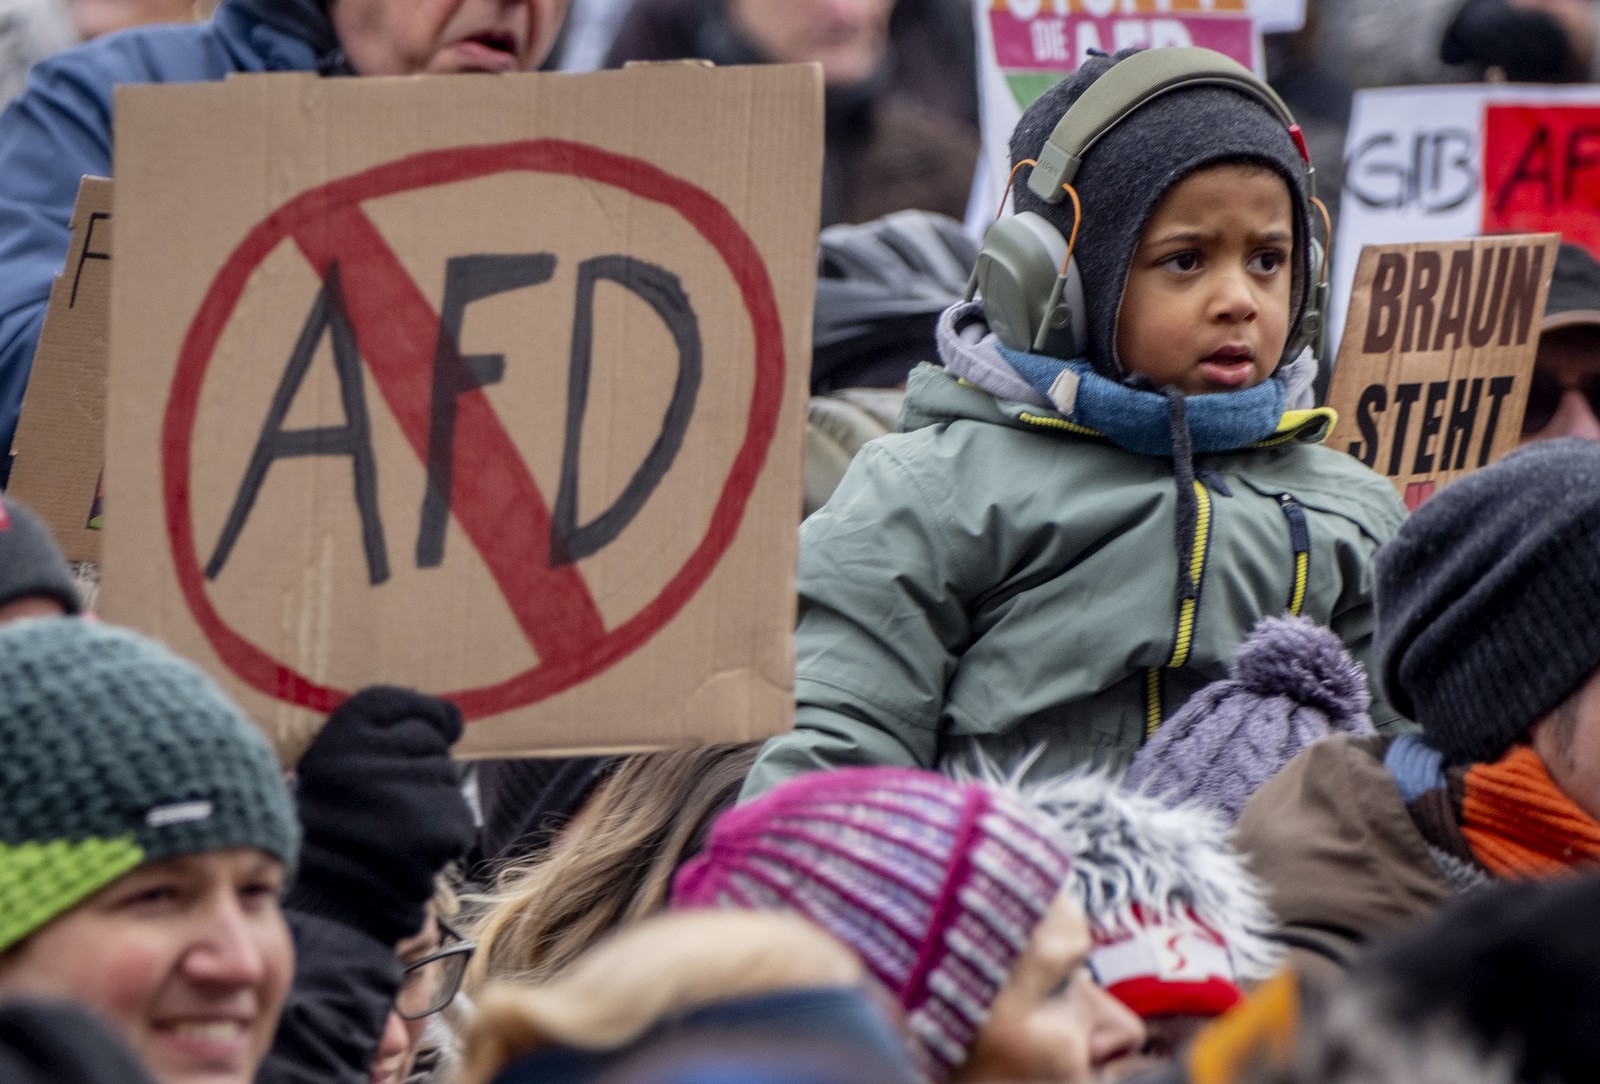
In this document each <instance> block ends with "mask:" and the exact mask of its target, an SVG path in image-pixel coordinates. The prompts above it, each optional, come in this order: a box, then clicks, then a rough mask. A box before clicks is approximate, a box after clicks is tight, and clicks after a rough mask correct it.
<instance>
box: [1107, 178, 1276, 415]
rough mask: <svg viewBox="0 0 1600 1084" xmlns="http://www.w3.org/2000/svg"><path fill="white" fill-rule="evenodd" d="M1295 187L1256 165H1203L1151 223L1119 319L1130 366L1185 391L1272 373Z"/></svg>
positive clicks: (1235, 386) (1229, 387)
mask: <svg viewBox="0 0 1600 1084" xmlns="http://www.w3.org/2000/svg"><path fill="white" fill-rule="evenodd" d="M1292 214H1293V212H1292V210H1291V207H1290V202H1289V186H1288V185H1287V184H1285V183H1284V181H1283V179H1282V178H1281V177H1279V176H1278V175H1277V174H1276V173H1273V172H1272V171H1271V170H1268V169H1264V168H1261V167H1259V166H1248V165H1222V166H1210V167H1207V168H1205V169H1201V170H1197V171H1196V172H1194V173H1191V174H1190V175H1189V176H1187V177H1185V178H1184V179H1183V180H1181V181H1179V182H1178V183H1177V184H1175V185H1173V186H1172V187H1171V188H1169V189H1168V190H1167V194H1166V195H1165V196H1163V197H1162V198H1161V202H1160V203H1159V204H1157V205H1156V209H1155V213H1154V214H1152V215H1151V216H1150V220H1149V221H1148V222H1147V223H1145V227H1144V232H1143V233H1142V234H1140V236H1139V244H1138V247H1137V248H1136V249H1135V250H1134V254H1133V264H1132V266H1131V267H1130V268H1129V270H1128V283H1127V286H1126V287H1124V289H1123V292H1122V308H1121V311H1120V312H1119V313H1118V316H1117V356H1118V358H1119V359H1120V360H1121V362H1122V366H1123V368H1124V369H1126V370H1128V371H1129V372H1135V373H1140V374H1142V375H1144V376H1145V377H1147V378H1148V379H1149V380H1150V382H1151V383H1152V384H1154V385H1155V386H1156V387H1158V388H1161V387H1166V386H1167V385H1171V386H1173V387H1176V388H1177V389H1178V390H1180V391H1182V392H1183V393H1184V394H1185V395H1206V394H1208V393H1211V392H1219V391H1240V390H1242V389H1244V388H1250V387H1254V386H1255V385H1257V384H1259V383H1261V382H1262V381H1263V380H1265V379H1266V378H1267V377H1269V376H1271V375H1272V371H1273V369H1275V368H1276V367H1277V365H1278V361H1279V359H1280V358H1281V357H1282V356H1283V349H1284V346H1285V344H1286V343H1287V342H1288V339H1289V292H1290V285H1291V271H1290V253H1291V251H1292V245H1293V240H1294V226H1293V219H1292V217H1291V216H1292Z"/></svg>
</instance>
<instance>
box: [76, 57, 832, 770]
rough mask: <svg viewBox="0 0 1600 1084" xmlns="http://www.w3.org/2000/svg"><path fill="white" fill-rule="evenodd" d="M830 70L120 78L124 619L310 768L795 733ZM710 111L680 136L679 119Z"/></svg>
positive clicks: (112, 443) (108, 574) (110, 567)
mask: <svg viewBox="0 0 1600 1084" xmlns="http://www.w3.org/2000/svg"><path fill="white" fill-rule="evenodd" d="M821 101H822V90H821V84H820V77H819V76H818V75H817V73H816V70H815V69H814V68H813V67H783V66H770V67H759V68H732V69H722V70H714V69H709V68H705V67H702V66H692V65H648V66H641V67H638V68H632V69H629V70H628V71H624V72H605V73H599V74H594V75H584V76H568V75H559V76H556V75H551V76H532V75H529V76H514V77H513V76H503V77H493V78H490V77H482V78H465V77H464V78H447V79H429V78H424V79H410V80H384V79H347V80H335V79H328V80H323V79H318V78H316V77H314V76H250V77H242V78H237V79H233V80H229V81H228V82H227V83H223V84H209V85H198V86H159V87H137V88H121V89H119V91H118V100H117V132H116V137H117V155H118V158H117V171H118V172H117V196H116V198H117V204H116V210H117V216H118V234H117V243H118V250H117V251H118V258H117V262H116V264H115V275H116V278H115V286H114V290H113V301H112V325H111V326H112V340H111V342H112V349H111V369H110V400H111V404H110V418H109V431H108V449H109V452H110V454H109V456H108V470H107V478H106V488H107V492H108V493H109V494H110V495H111V504H112V509H113V513H112V516H111V518H110V521H109V524H108V525H109V528H110V530H109V532H108V537H107V539H106V557H105V610H106V613H107V615H108V616H109V617H110V618H111V619H113V620H116V621H120V622H125V623H128V624H132V625H134V626H136V627H139V628H142V629H145V630H147V631H149V632H152V633H154V634H156V635H158V636H160V637H162V638H163V639H165V640H166V641H168V642H169V643H171V644H172V645H173V646H174V647H175V648H176V649H177V650H179V651H181V652H183V653H185V654H187V655H189V656H190V657H193V658H195V659H197V660H199V661H201V662H202V663H203V664H204V665H206V666H207V667H208V668H209V669H210V670H211V671H212V672H213V673H215V674H216V675H218V676H219V677H220V678H221V679H223V680H224V681H225V682H226V683H227V684H228V687H229V688H230V690H231V691H233V692H235V693H237V694H238V695H239V696H240V697H241V699H242V701H243V702H244V703H245V705H246V706H247V708H248V709H249V710H250V711H251V713H252V715H253V716H254V717H255V718H256V719H257V720H258V721H259V722H261V723H262V724H263V726H264V727H266V729H267V730H268V731H269V733H271V734H272V735H273V736H274V738H275V739H276V740H278V742H279V743H280V748H281V749H282V750H283V751H284V752H285V753H286V754H288V755H293V753H294V752H295V750H296V749H297V748H298V746H299V745H300V744H301V743H302V742H303V741H304V740H305V739H306V738H307V737H308V736H309V733H310V730H311V727H312V726H313V725H314V724H315V722H316V721H317V720H318V718H319V716H320V714H321V713H324V712H326V711H327V710H329V709H330V708H332V707H333V706H334V705H335V704H336V703H337V702H338V701H339V700H340V699H341V697H342V696H343V695H345V694H347V693H349V692H350V691H352V690H354V689H355V688H357V687H359V686H361V685H364V684H367V683H370V682H377V681H389V682H398V683H402V684H407V685H412V686H415V687H419V688H422V689H424V690H426V691H429V692H434V693H438V694H441V695H445V696H448V697H449V698H450V699H452V700H454V701H455V702H456V703H457V704H459V705H460V707H461V708H462V711H463V713H464V714H465V715H466V717H467V718H468V719H469V720H471V721H472V725H471V726H470V727H469V732H468V735H467V737H466V738H464V739H463V745H462V747H461V748H462V751H463V752H465V753H468V754H491V753H494V754H499V753H514V752H523V751H543V752H557V751H559V752H576V751H599V750H621V749H637V748H646V747H651V746H656V745H660V744H663V743H667V742H672V741H677V740H681V739H686V738H691V737H694V738H705V739H713V740H744V739H749V738H755V737H760V736H764V735H766V734H769V733H773V732H776V731H779V730H782V729H784V728H786V727H787V726H788V725H789V721H790V716H791V711H792V708H791V703H792V689H793V649H792V625H793V620H794V606H795V603H794V561H795V550H796V536H795V527H796V523H797V521H798V518H799V508H800V469H799V462H798V461H799V454H800V441H801V426H802V424H803V420H804V417H805V395H806V388H807V382H808V380H807V378H808V373H809V364H810V339H809V331H810V326H811V311H810V307H811V298H812V291H813V286H814V276H815V245H816V222H817V215H818V205H819V177H820V172H821ZM686 118H693V123H685V120H686Z"/></svg>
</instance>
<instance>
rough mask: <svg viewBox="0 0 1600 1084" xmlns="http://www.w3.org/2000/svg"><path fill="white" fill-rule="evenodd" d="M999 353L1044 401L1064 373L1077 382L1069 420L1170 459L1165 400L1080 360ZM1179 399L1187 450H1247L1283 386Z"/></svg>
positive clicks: (1269, 383)
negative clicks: (1181, 403) (1187, 442)
mask: <svg viewBox="0 0 1600 1084" xmlns="http://www.w3.org/2000/svg"><path fill="white" fill-rule="evenodd" d="M998 348H999V351H1000V354H1001V356H1002V357H1004V358H1005V360H1006V362H1007V364H1009V365H1010V366H1011V367H1012V368H1013V369H1014V370H1016V372H1017V375H1018V376H1020V377H1022V378H1023V379H1024V380H1026V381H1027V382H1028V384H1029V386H1031V387H1032V388H1033V389H1034V390H1036V391H1037V392H1038V393H1039V394H1040V395H1042V396H1044V397H1045V398H1046V400H1047V401H1048V400H1050V391H1051V388H1053V387H1054V386H1055V384H1056V382H1057V381H1058V380H1059V379H1060V377H1061V374H1062V373H1063V372H1071V373H1072V374H1074V375H1075V376H1076V377H1077V378H1078V388H1077V396H1076V400H1075V402H1074V403H1073V404H1072V410H1071V412H1070V413H1068V412H1065V411H1064V412H1063V415H1064V416H1065V417H1066V418H1067V419H1068V420H1069V421H1074V422H1077V423H1078V424H1079V425H1083V426H1087V427H1089V428H1090V429H1094V430H1096V431H1098V432H1101V433H1104V434H1105V435H1106V437H1107V438H1108V439H1109V440H1110V441H1111V442H1112V443H1113V444H1115V445H1117V446H1118V447H1119V448H1126V449H1127V450H1128V451H1130V452H1137V453H1138V454H1140V455H1158V456H1171V455H1173V453H1174V448H1173V433H1172V408H1171V401H1170V399H1169V397H1167V396H1164V395H1161V394H1160V393H1158V392H1154V391H1141V390H1139V389H1138V388H1130V387H1128V386H1127V385H1126V384H1119V383H1117V382H1116V381H1114V380H1108V379H1106V378H1105V377H1103V376H1101V375H1100V374H1099V373H1097V372H1095V371H1094V366H1092V365H1090V364H1089V362H1088V360H1087V359H1085V358H1078V359H1076V360H1074V361H1062V360H1060V359H1059V358H1052V357H1046V356H1045V355H1043V354H1031V353H1026V352H1024V351H1021V350H1013V349H1011V348H1010V347H1008V346H1005V345H999V347H998ZM1184 400H1185V401H1184V407H1185V410H1184V415H1185V418H1186V420H1187V422H1188V427H1189V435H1190V441H1191V447H1192V451H1193V452H1194V453H1195V454H1199V455H1204V454H1207V453H1210V452H1228V451H1233V450H1235V449H1238V448H1244V447H1248V446H1249V445H1251V444H1254V443H1256V442H1257V441H1260V440H1265V439H1266V438H1267V437H1270V436H1271V435H1272V434H1273V433H1274V432H1276V431H1277V428H1278V422H1279V420H1280V419H1281V418H1282V417H1283V410H1284V404H1285V400H1286V396H1285V393H1284V386H1283V381H1282V380H1279V379H1278V378H1276V377H1273V378H1271V379H1268V380H1263V381H1262V382H1261V383H1259V384H1257V385H1256V386H1255V387H1253V388H1247V389H1246V390H1244V391H1233V392H1219V393H1216V394H1213V395H1190V396H1185V397H1184ZM1058 409H1059V407H1058Z"/></svg>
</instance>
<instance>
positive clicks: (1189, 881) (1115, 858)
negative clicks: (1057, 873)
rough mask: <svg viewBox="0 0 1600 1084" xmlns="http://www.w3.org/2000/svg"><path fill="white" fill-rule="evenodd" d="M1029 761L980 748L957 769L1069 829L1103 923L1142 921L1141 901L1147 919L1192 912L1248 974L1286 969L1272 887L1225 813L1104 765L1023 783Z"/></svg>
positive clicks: (1077, 879) (1076, 871)
mask: <svg viewBox="0 0 1600 1084" xmlns="http://www.w3.org/2000/svg"><path fill="white" fill-rule="evenodd" d="M1030 760H1031V758H1030ZM1028 763H1029V761H1025V762H1024V763H1022V764H1020V765H1018V766H1017V767H1016V768H1015V769H1013V770H1012V771H1011V772H1010V773H1006V772H1004V771H1002V770H1001V769H1000V768H999V767H998V766H996V765H995V764H993V763H992V762H990V761H988V760H987V759H986V758H983V757H982V755H981V754H977V753H975V754H974V755H973V756H971V757H969V758H968V760H967V762H966V763H965V764H959V763H958V764H957V765H956V766H955V773H956V774H957V775H958V776H966V777H968V778H974V779H979V780H981V781H983V782H986V783H990V784H992V785H996V786H1000V787H1002V788H1005V789H1007V790H1009V791H1011V792H1012V793H1013V794H1016V795H1018V796H1019V797H1020V798H1021V799H1022V800H1023V801H1025V802H1027V803H1028V804H1030V805H1033V806H1035V807H1037V808H1040V809H1043V810H1044V811H1045V812H1047V813H1048V814H1049V815H1050V816H1051V817H1052V818H1053V819H1054V820H1055V821H1056V823H1057V824H1058V825H1059V826H1060V827H1061V828H1062V829H1063V830H1064V831H1065V832H1066V833H1067V835H1068V837H1069V838H1070V839H1071V841H1072V847H1073V856H1072V872H1071V874H1070V875H1069V880H1070V882H1071V883H1072V885H1073V886H1074V888H1075V889H1076V893H1077V896H1078V899H1079V902H1081V903H1082V904H1083V908H1084V910H1085V912H1087V914H1088V916H1089V921H1090V923H1091V924H1092V925H1093V926H1095V927H1096V928H1097V929H1098V930H1116V929H1125V928H1130V927H1132V926H1135V925H1138V924H1139V921H1138V920H1137V919H1136V918H1135V909H1136V908H1137V909H1138V911H1139V912H1140V913H1141V914H1142V915H1143V916H1145V919H1146V920H1149V919H1150V918H1151V917H1152V916H1153V917H1154V918H1155V919H1156V920H1157V921H1159V920H1162V919H1179V918H1181V917H1183V916H1185V915H1192V916H1193V918H1195V919H1198V920H1199V921H1200V922H1201V923H1203V924H1204V925H1205V926H1206V927H1208V928H1209V929H1210V930H1211V931H1212V932H1213V933H1215V934H1216V935H1217V936H1218V937H1220V938H1222V940H1223V942H1224V943H1225V944H1226V945H1227V948H1228V953H1229V955H1230V956H1231V957H1232V959H1233V964H1234V968H1235V971H1236V973H1237V978H1238V979H1239V980H1240V981H1242V982H1246V983H1249V982H1256V981H1259V980H1261V979H1264V978H1266V977H1267V976H1268V975H1271V974H1272V973H1273V972H1275V971H1276V970H1277V969H1278V966H1279V964H1280V963H1281V962H1282V960H1283V949H1282V947H1281V946H1280V945H1277V944H1275V943H1274V942H1272V941H1271V940H1269V939H1268V936H1267V935H1268V934H1270V932H1271V931H1272V930H1273V928H1274V927H1275V926H1276V925H1277V920H1276V919H1275V918H1274V916H1273V914H1272V912H1271V911H1270V910H1269V909H1268V907H1267V903H1266V898H1267V889H1266V886H1265V885H1263V884H1262V883H1261V882H1260V881H1259V880H1257V879H1256V878H1255V877H1254V876H1253V875H1252V874H1251V873H1250V871H1249V870H1247V869H1246V868H1245V864H1244V859H1243V858H1242V857H1241V856H1240V855H1239V853H1238V852H1237V851H1236V850H1234V848H1233V845H1232V843H1231V842H1230V835H1231V829H1230V828H1229V827H1228V825H1227V823H1226V822H1225V821H1224V820H1223V819H1222V818H1221V817H1219V816H1218V815H1217V814H1215V813H1213V812H1212V811H1211V810H1209V809H1206V808H1204V807H1203V806H1199V805H1195V804H1192V803H1184V804H1179V805H1177V806H1175V807H1170V808H1169V807H1168V806H1167V805H1165V804H1164V803H1163V802H1161V801H1160V800H1159V799H1157V798H1154V797H1152V796H1150V795H1148V794H1142V793H1138V792H1134V791H1130V790H1125V789H1123V788H1122V786H1121V785H1120V783H1119V780H1118V779H1117V777H1116V776H1114V775H1112V774H1111V773H1108V772H1104V771H1083V772H1078V773H1071V774H1067V775H1061V776H1057V777H1055V778H1052V779H1046V780H1040V781H1027V782H1023V781H1022V777H1023V774H1024V773H1025V772H1026V771H1027V768H1028Z"/></svg>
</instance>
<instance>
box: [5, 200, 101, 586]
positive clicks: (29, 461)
mask: <svg viewBox="0 0 1600 1084" xmlns="http://www.w3.org/2000/svg"><path fill="white" fill-rule="evenodd" d="M110 260H111V182H110V181H109V180H107V179H106V178H104V177H85V178H84V179H83V181H82V182H81V183H80V184H79V185H78V201H77V203H76V204H74V205H73V208H72V243H71V247H69V248H68V249H67V261H66V267H65V269H64V270H63V271H62V273H61V274H59V275H57V276H56V278H55V282H54V283H53V284H52V285H51V287H50V304H49V307H48V308H46V309H45V315H44V326H43V327H42V328H41V329H40V331H39V347H38V350H37V351H35V353H34V356H33V371H32V373H31V374H30V376H29V377H28V394H27V397H26V398H25V399H23V401H22V417H21V419H20V420H19V421H18V422H17V435H16V437H15V439H14V440H13V442H12V451H13V452H14V453H15V454H16V461H15V462H14V464H13V465H12V470H11V481H10V485H9V486H8V489H7V491H8V492H9V493H10V494H11V495H12V496H14V497H16V498H17V499H18V500H20V501H21V502H22V503H23V504H26V505H27V506H28V507H30V508H32V509H33V510H34V511H35V512H37V513H38V514H39V518H40V519H42V520H44V522H45V524H46V526H48V527H49V528H50V531H51V533H52V534H54V535H55V536H56V542H57V543H58V544H59V545H60V546H61V552H62V553H64V554H66V555H67V559H68V560H71V561H98V560H99V559H100V535H101V532H100V522H101V521H100V471H101V466H102V464H103V462H104V460H105V419H106V349H107V341H106V331H107V321H108V317H109V303H110V298H111V263H110Z"/></svg>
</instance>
